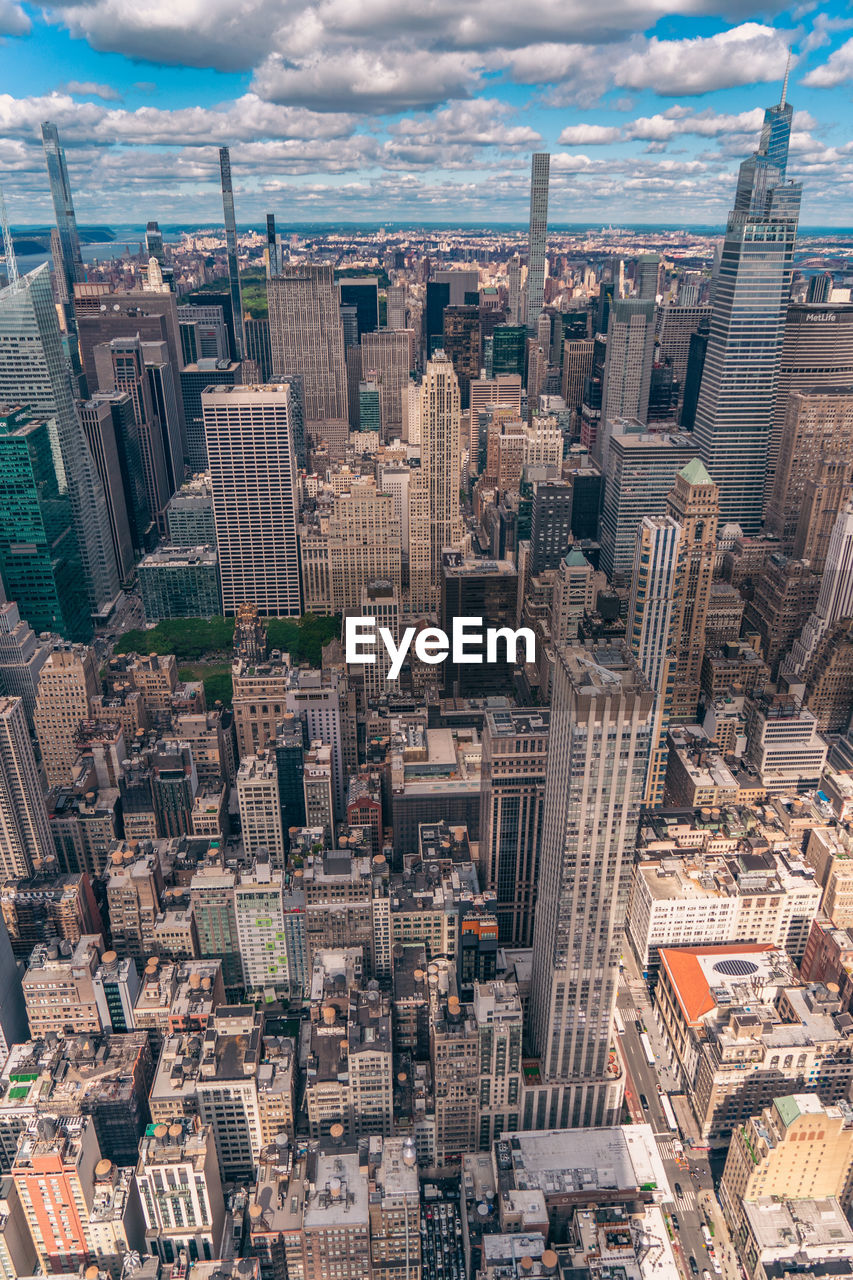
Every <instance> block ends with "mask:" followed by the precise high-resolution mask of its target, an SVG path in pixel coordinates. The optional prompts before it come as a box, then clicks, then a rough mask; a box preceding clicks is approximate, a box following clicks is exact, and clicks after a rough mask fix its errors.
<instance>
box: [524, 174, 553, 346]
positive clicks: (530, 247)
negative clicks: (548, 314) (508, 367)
mask: <svg viewBox="0 0 853 1280" xmlns="http://www.w3.org/2000/svg"><path fill="white" fill-rule="evenodd" d="M550 170H551V157H550V155H549V154H548V152H547V151H536V152H534V153H533V158H532V160H531V163H530V233H529V237H528V241H527V331H528V333H535V332H536V322H537V320H538V319H539V313H540V311H541V310H542V304H543V302H544V300H545V238H546V235H547V232H548V178H549V174H550Z"/></svg>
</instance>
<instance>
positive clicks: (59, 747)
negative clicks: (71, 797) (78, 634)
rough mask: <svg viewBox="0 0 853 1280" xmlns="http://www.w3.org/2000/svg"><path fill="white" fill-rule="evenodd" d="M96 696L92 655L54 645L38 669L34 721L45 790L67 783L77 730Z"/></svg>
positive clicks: (77, 648) (81, 647)
mask: <svg viewBox="0 0 853 1280" xmlns="http://www.w3.org/2000/svg"><path fill="white" fill-rule="evenodd" d="M97 692H98V669H97V666H96V663H95V655H94V652H93V651H92V650H91V649H87V648H86V646H85V645H70V644H68V645H57V646H56V647H55V648H54V649H53V650H52V651H51V653H50V654H49V656H48V658H47V661H46V662H45V664H44V666H43V667H42V669H41V675H40V676H39V686H38V693H37V695H36V708H35V714H34V717H33V719H34V722H35V729H36V736H37V737H38V742H39V749H40V751H41V757H42V764H43V765H44V770H45V774H46V775H47V782H48V786H51V787H54V786H62V785H63V784H64V783H66V782H68V781H69V780H70V778H71V769H72V766H73V764H74V761H75V760H76V759H77V746H76V742H75V738H76V734H77V729H78V726H79V724H80V722H81V720H88V719H89V705H90V704H89V700H90V699H91V698H93V697H94V696H95V694H96V693H97Z"/></svg>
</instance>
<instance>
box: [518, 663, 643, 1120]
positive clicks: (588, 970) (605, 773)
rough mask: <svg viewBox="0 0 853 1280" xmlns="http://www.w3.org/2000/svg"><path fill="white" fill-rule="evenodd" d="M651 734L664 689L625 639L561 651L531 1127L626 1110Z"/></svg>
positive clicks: (541, 898)
mask: <svg viewBox="0 0 853 1280" xmlns="http://www.w3.org/2000/svg"><path fill="white" fill-rule="evenodd" d="M653 736H654V694H653V691H652V690H651V688H650V687H649V683H648V681H647V680H646V678H645V676H644V675H643V673H642V672H641V671H640V669H639V667H638V666H637V665H636V663H635V661H634V659H633V658H632V656H631V654H630V652H629V651H628V649H627V647H626V646H625V645H624V644H619V645H613V646H611V645H607V646H604V645H600V646H598V647H597V648H582V647H580V646H572V647H566V648H562V649H558V651H557V663H556V671H555V676H554V696H553V702H552V706H551V732H550V738H549V744H548V768H547V774H546V779H545V814H544V820H543V828H542V852H541V858H540V874H539V894H538V898H537V904H536V919H535V923H534V927H533V975H532V982H531V995H530V1033H531V1039H532V1041H533V1045H534V1048H535V1051H536V1054H537V1056H538V1058H539V1074H538V1080H537V1082H536V1083H533V1082H532V1080H531V1083H530V1084H529V1085H528V1086H526V1088H525V1095H526V1096H525V1101H524V1116H523V1120H522V1123H521V1126H520V1127H521V1128H523V1129H549V1128H566V1127H576V1126H584V1125H602V1124H603V1125H608V1124H614V1123H615V1122H616V1117H617V1116H618V1113H619V1108H620V1107H621V1102H622V1091H623V1081H622V1076H621V1074H620V1070H619V1067H618V1064H617V1061H616V1060H615V1059H614V1058H611V1056H610V1043H611V1033H612V1027H613V1010H614V1007H615V1004H616V987H617V982H618V977H619V956H620V952H621V949H622V944H623V930H624V926H625V914H626V907H627V901H628V891H629V888H630V883H631V870H632V866H633V855H634V842H635V838H636V832H637V819H638V816H639V811H640V804H641V802H642V798H643V788H644V785H645V780H646V771H647V768H648V762H649V754H650V751H651V748H652V745H653ZM604 885H606V886H607V892H602V886H604Z"/></svg>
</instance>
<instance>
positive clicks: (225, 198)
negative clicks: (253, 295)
mask: <svg viewBox="0 0 853 1280" xmlns="http://www.w3.org/2000/svg"><path fill="white" fill-rule="evenodd" d="M219 173H220V176H221V178H222V210H223V213H224V214H225V252H226V254H227V255H228V282H229V285H230V287H231V311H232V314H233V318H234V345H235V346H236V348H237V351H236V355H237V359H238V360H242V358H243V354H244V351H245V340H244V337H243V294H242V292H241V289H240V266H239V263H238V261H237V222H236V220H235V217H234V188H233V187H232V185H231V152H230V151H229V150H228V148H227V147H220V148H219Z"/></svg>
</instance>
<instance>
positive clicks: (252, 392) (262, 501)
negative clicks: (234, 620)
mask: <svg viewBox="0 0 853 1280" xmlns="http://www.w3.org/2000/svg"><path fill="white" fill-rule="evenodd" d="M201 400H202V411H203V416H204V429H205V436H206V440H207V457H208V468H209V470H210V482H211V489H212V492H213V514H214V519H215V521H216V544H217V547H218V549H219V568H220V574H221V579H222V607H223V610H224V612H225V613H226V614H235V613H236V612H237V609H238V607H239V606H240V605H241V604H253V605H255V606H256V607H257V610H258V612H259V613H260V614H261V615H262V616H264V617H286V616H288V615H294V614H299V613H300V612H301V609H300V592H299V554H298V551H297V547H296V515H297V510H296V508H297V502H298V495H297V488H296V460H295V457H294V453H293V438H292V434H291V433H292V423H291V402H290V387H289V386H287V385H286V384H285V385H277V386H263V387H258V386H252V387H240V386H234V387H229V386H224V387H211V388H209V389H208V390H207V391H205V392H203V393H202V397H201Z"/></svg>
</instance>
